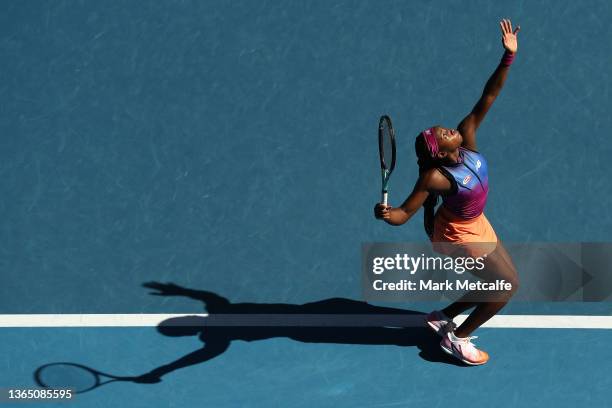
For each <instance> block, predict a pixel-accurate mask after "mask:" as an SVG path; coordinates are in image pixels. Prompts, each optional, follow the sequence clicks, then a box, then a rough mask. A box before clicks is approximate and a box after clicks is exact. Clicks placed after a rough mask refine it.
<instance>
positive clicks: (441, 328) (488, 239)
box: [374, 19, 520, 365]
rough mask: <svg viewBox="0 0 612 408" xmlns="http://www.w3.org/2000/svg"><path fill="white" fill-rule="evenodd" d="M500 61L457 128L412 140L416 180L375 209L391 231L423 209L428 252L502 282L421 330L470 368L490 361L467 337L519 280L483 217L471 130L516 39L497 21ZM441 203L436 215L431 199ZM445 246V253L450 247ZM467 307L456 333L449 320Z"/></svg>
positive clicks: (483, 175)
mask: <svg viewBox="0 0 612 408" xmlns="http://www.w3.org/2000/svg"><path fill="white" fill-rule="evenodd" d="M500 27H501V32H502V44H503V47H504V49H505V52H504V55H503V57H502V59H501V61H500V63H499V65H498V66H497V68H496V69H495V71H494V72H493V74H492V75H491V77H490V78H489V80H488V81H487V83H486V85H485V87H484V91H483V93H482V96H481V97H480V99H479V100H478V102H477V103H476V105H475V106H474V108H473V109H472V111H471V112H470V113H469V114H468V115H467V116H466V117H465V118H464V119H463V120H462V121H461V123H459V125H458V126H457V129H456V130H455V129H449V128H445V127H442V126H433V127H431V128H429V129H426V130H424V131H423V132H421V133H420V134H419V135H418V136H417V138H416V141H415V150H416V155H417V158H418V165H419V179H418V180H417V182H416V185H415V187H414V190H413V191H412V193H411V194H410V196H409V197H408V198H407V199H406V200H405V201H404V203H403V204H402V205H401V206H400V207H399V208H392V207H391V206H385V205H383V204H377V205H376V207H375V208H374V213H375V216H376V217H377V218H379V219H382V220H384V221H385V222H387V223H388V224H391V225H401V224H404V223H405V222H406V221H408V220H409V219H410V218H411V217H412V216H413V215H414V214H415V213H416V212H417V211H418V209H419V208H420V207H421V206H423V207H424V223H425V231H426V232H427V234H428V236H429V238H430V240H431V241H432V243H433V247H434V249H435V250H436V251H438V252H443V253H446V254H447V255H452V256H473V257H478V256H485V255H486V258H484V259H485V261H484V264H485V269H484V271H485V273H484V274H482V276H481V277H484V278H485V279H491V280H492V279H504V280H505V281H506V282H509V283H511V284H512V290H511V291H507V292H505V293H504V294H502V295H500V294H496V296H495V297H494V298H491V299H490V300H488V301H487V300H486V299H482V301H481V299H480V298H479V299H478V301H474V297H473V296H470V294H469V293H468V294H467V295H466V296H464V297H463V298H462V299H459V300H458V301H457V302H454V303H452V304H451V305H449V306H448V307H446V308H445V309H443V310H441V311H434V312H431V313H430V314H429V315H428V316H427V324H428V325H429V327H431V328H432V329H433V330H434V331H435V332H436V333H438V334H440V336H442V341H441V343H440V346H441V347H442V349H443V350H444V351H445V352H447V353H449V354H451V355H453V356H455V357H456V358H458V359H459V360H461V361H462V362H464V363H466V364H469V365H480V364H484V363H486V362H487V361H488V359H489V355H488V354H487V353H486V352H485V351H483V350H479V349H478V348H476V346H475V345H474V343H472V341H471V340H472V339H474V338H475V337H476V336H471V334H472V332H473V331H474V330H476V329H477V328H478V327H480V326H481V325H482V324H483V323H485V322H486V321H487V320H489V319H490V318H491V317H492V316H494V315H495V314H496V313H497V312H499V310H501V309H502V308H503V307H504V306H505V305H506V304H507V302H508V300H509V299H510V297H511V296H512V294H514V293H515V292H516V289H517V288H518V275H517V273H516V269H515V267H514V264H513V263H512V260H511V259H510V256H509V255H508V252H507V251H506V249H505V248H504V246H503V245H502V243H501V242H500V241H499V240H498V237H497V235H496V233H495V231H494V230H493V227H491V224H490V223H489V221H488V220H487V218H486V217H485V215H484V213H483V210H484V208H485V204H486V201H487V193H488V190H489V186H488V168H487V161H486V160H485V158H484V156H483V155H482V154H480V153H479V152H478V148H477V146H476V131H477V129H478V127H479V126H480V123H481V122H482V120H483V119H484V117H485V115H486V114H487V112H488V111H489V109H490V108H491V105H492V104H493V102H494V101H495V99H496V98H497V95H499V93H500V91H501V89H502V88H503V86H504V82H505V81H506V77H507V76H508V71H509V70H510V66H511V65H512V61H513V60H514V58H515V56H516V52H517V49H518V44H517V34H518V32H519V29H520V27H517V28H516V29H515V30H514V31H513V30H512V23H511V22H510V20H507V19H504V20H502V21H501V22H500ZM439 196H441V197H442V205H440V206H439V207H438V209H437V211H435V207H436V204H437V201H438V197H439ZM449 248H450V249H449ZM472 308H474V310H473V311H472V312H471V313H470V315H469V316H468V318H467V319H466V320H465V321H464V322H463V323H462V324H461V325H460V326H459V327H457V326H456V325H455V324H454V323H453V318H455V317H456V316H457V315H459V314H460V313H462V312H465V311H467V310H469V309H472Z"/></svg>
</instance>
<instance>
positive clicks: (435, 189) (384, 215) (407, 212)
mask: <svg viewBox="0 0 612 408" xmlns="http://www.w3.org/2000/svg"><path fill="white" fill-rule="evenodd" d="M450 189H451V184H450V181H448V179H447V178H446V177H444V176H443V175H442V173H440V172H439V171H438V170H436V169H431V170H429V171H427V172H426V173H424V174H423V175H421V177H419V179H418V180H417V182H416V184H415V186H414V189H413V190H412V193H410V195H409V196H408V198H406V200H405V201H404V202H403V203H402V205H401V206H399V207H398V208H391V207H390V206H387V207H385V206H383V205H382V204H377V205H376V207H374V213H375V216H376V218H379V219H382V220H384V221H385V222H386V223H387V224H390V225H402V224H404V223H406V222H407V221H408V220H409V219H410V218H411V217H412V216H413V215H414V214H415V213H416V212H417V211H418V210H419V208H421V206H422V205H423V203H425V200H427V197H429V195H430V194H440V193H443V192H446V191H450Z"/></svg>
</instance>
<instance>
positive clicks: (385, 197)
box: [382, 191, 389, 206]
mask: <svg viewBox="0 0 612 408" xmlns="http://www.w3.org/2000/svg"><path fill="white" fill-rule="evenodd" d="M388 196H389V193H387V192H386V191H384V192H383V195H382V203H383V204H384V205H385V206H386V205H387V198H388Z"/></svg>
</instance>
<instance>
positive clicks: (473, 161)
mask: <svg viewBox="0 0 612 408" xmlns="http://www.w3.org/2000/svg"><path fill="white" fill-rule="evenodd" d="M442 168H443V169H444V170H446V172H448V176H450V177H452V179H453V180H454V183H453V184H454V185H455V186H453V190H454V189H455V188H454V187H456V193H455V194H450V195H447V196H443V197H442V205H444V206H445V207H446V208H447V209H448V210H450V211H451V212H452V213H453V214H455V215H457V216H458V217H461V218H464V219H471V218H475V217H478V216H479V215H480V214H482V212H483V210H484V208H485V205H486V203H487V194H488V193H489V173H488V168H487V161H486V160H485V158H484V156H483V155H481V154H480V153H477V152H474V151H472V150H468V149H465V148H463V147H460V148H459V162H458V163H457V164H455V165H452V166H442ZM451 183H452V181H451Z"/></svg>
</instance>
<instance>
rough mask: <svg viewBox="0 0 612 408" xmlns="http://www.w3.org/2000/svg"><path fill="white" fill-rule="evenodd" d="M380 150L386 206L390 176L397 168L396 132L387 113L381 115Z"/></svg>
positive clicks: (383, 196) (383, 193)
mask: <svg viewBox="0 0 612 408" xmlns="http://www.w3.org/2000/svg"><path fill="white" fill-rule="evenodd" d="M378 152H379V155H380V169H381V171H382V203H383V204H384V205H385V206H386V205H387V198H388V195H389V178H390V177H391V173H393V169H394V168H395V132H394V131H393V125H392V124H391V118H390V117H389V116H387V115H383V116H381V117H380V121H379V122H378Z"/></svg>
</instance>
